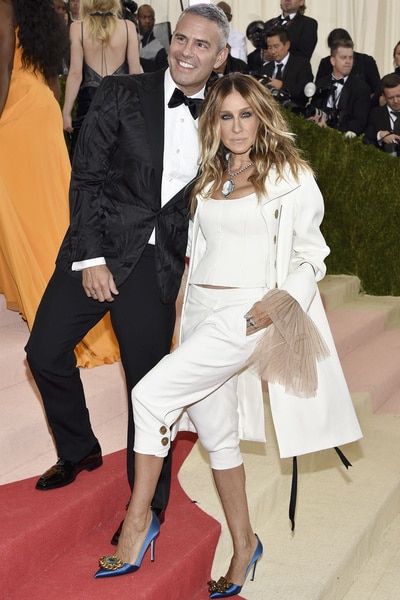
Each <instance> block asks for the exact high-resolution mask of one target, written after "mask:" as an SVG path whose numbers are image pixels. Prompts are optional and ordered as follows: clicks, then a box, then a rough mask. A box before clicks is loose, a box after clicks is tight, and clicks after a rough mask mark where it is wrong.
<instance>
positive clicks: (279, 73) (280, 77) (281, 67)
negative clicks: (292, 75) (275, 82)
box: [275, 63, 283, 80]
mask: <svg viewBox="0 0 400 600" xmlns="http://www.w3.org/2000/svg"><path fill="white" fill-rule="evenodd" d="M276 66H277V67H278V69H277V71H276V75H275V79H280V80H282V69H283V64H282V63H279V64H278V65H276Z"/></svg>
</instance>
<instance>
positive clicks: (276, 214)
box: [275, 209, 279, 219]
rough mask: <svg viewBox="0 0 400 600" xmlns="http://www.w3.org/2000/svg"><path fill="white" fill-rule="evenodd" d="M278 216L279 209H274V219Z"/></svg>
mask: <svg viewBox="0 0 400 600" xmlns="http://www.w3.org/2000/svg"><path fill="white" fill-rule="evenodd" d="M278 217H279V210H278V209H276V211H275V219H277V218H278Z"/></svg>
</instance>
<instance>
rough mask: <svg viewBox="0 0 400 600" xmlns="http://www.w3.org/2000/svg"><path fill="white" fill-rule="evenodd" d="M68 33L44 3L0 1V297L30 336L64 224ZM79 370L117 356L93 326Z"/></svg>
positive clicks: (109, 336) (104, 329) (107, 332)
mask: <svg viewBox="0 0 400 600" xmlns="http://www.w3.org/2000/svg"><path fill="white" fill-rule="evenodd" d="M66 44H68V32H67V30H66V27H65V25H64V23H63V21H62V19H61V18H60V17H59V15H58V14H57V13H56V11H55V9H54V5H53V2H52V0H31V1H30V2H22V1H21V0H0V293H2V294H4V295H5V297H6V301H7V307H8V308H10V309H13V310H18V311H19V312H20V313H21V315H22V316H23V318H24V319H26V321H27V323H28V327H29V328H31V326H32V324H33V321H34V318H35V313H36V309H37V307H38V304H39V302H40V299H41V297H42V295H43V292H44V290H45V287H46V285H47V282H48V280H49V279H50V276H51V275H52V272H53V270H54V261H55V258H56V255H57V252H58V248H59V246H60V244H61V241H62V239H63V237H64V234H65V231H66V229H67V227H68V222H69V214H68V213H69V211H68V188H69V181H70V170H71V168H70V162H69V157H68V152H67V149H66V146H65V141H64V137H63V130H62V116H61V110H60V106H59V104H58V102H57V99H56V97H55V94H56V95H57V94H58V92H59V87H58V78H57V70H58V67H59V65H60V64H61V62H62V57H63V56H64V55H65V48H66ZM76 354H77V359H78V364H79V365H80V366H87V367H90V366H95V365H99V364H103V363H112V362H114V361H115V360H118V359H119V349H118V344H117V342H116V339H115V337H114V333H113V331H112V329H111V325H110V323H109V322H108V323H107V322H106V323H105V322H101V323H100V324H99V325H98V326H97V327H96V328H95V329H93V330H92V331H91V332H90V333H89V335H88V336H87V337H86V338H85V340H83V342H82V343H81V344H80V345H79V346H78V347H77V349H76Z"/></svg>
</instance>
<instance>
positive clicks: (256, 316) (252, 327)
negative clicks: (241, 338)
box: [245, 302, 272, 335]
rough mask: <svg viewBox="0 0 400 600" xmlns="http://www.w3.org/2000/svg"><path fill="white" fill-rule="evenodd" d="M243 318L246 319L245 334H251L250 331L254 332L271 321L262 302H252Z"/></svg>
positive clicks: (263, 327)
mask: <svg viewBox="0 0 400 600" xmlns="http://www.w3.org/2000/svg"><path fill="white" fill-rule="evenodd" d="M245 319H246V321H247V329H246V335H251V334H252V333H256V331H260V329H265V328H266V327H268V325H271V323H272V321H271V319H270V317H269V315H268V313H267V312H266V310H265V308H264V304H263V303H262V302H256V303H255V304H253V306H252V307H251V309H250V310H249V312H248V313H247V315H246V316H245Z"/></svg>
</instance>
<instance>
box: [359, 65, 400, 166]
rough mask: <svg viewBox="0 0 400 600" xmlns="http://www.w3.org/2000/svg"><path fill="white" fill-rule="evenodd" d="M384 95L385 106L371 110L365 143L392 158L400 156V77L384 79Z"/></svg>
mask: <svg viewBox="0 0 400 600" xmlns="http://www.w3.org/2000/svg"><path fill="white" fill-rule="evenodd" d="M381 86H382V93H383V97H384V98H385V100H386V105H385V106H378V107H377V108H374V109H372V110H371V112H370V115H369V119H368V124H367V128H366V130H365V136H364V138H363V142H364V143H365V144H373V145H374V146H376V147H377V148H381V150H384V151H385V152H388V153H389V154H391V155H392V156H399V155H400V75H398V74H397V73H389V75H385V77H383V79H382V82H381Z"/></svg>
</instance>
